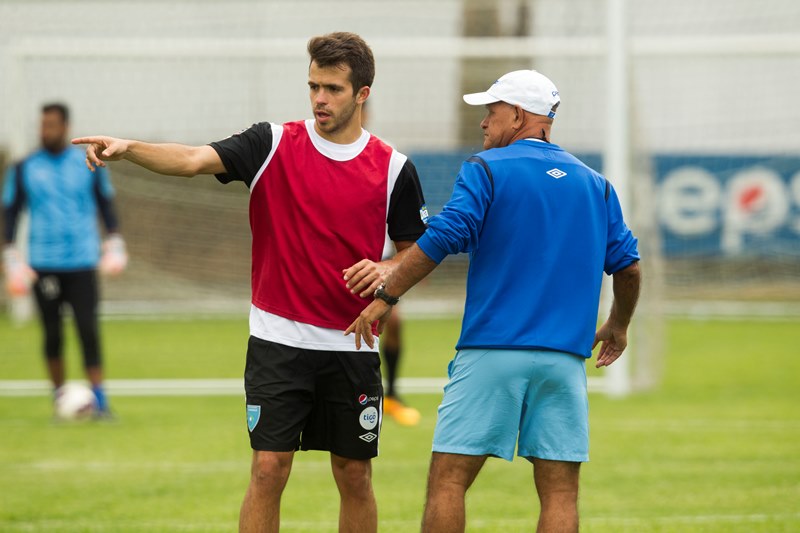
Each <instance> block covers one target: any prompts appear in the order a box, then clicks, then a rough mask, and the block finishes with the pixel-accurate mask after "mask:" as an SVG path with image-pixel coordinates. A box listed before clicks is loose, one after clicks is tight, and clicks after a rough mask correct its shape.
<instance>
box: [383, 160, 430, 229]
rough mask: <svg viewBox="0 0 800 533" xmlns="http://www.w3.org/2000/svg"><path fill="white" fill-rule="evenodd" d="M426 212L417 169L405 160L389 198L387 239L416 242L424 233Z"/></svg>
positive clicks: (426, 219)
mask: <svg viewBox="0 0 800 533" xmlns="http://www.w3.org/2000/svg"><path fill="white" fill-rule="evenodd" d="M427 221H428V210H427V208H426V207H425V197H424V196H423V195H422V186H421V185H420V184H419V177H418V176H417V169H416V168H415V167H414V164H413V163H412V162H411V160H410V159H409V160H406V163H405V164H404V165H403V168H402V170H400V175H399V176H397V181H395V184H394V189H392V194H391V196H390V197H389V213H388V216H387V218H386V223H387V224H388V225H389V238H390V239H392V240H393V241H395V242H398V241H416V240H417V239H419V238H420V237H421V236H422V234H423V233H425V228H426V223H427Z"/></svg>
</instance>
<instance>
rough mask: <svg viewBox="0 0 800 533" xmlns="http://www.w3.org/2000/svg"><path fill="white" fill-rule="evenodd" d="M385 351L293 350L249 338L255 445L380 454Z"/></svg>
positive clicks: (248, 387) (354, 455) (250, 423)
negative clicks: (382, 367)
mask: <svg viewBox="0 0 800 533" xmlns="http://www.w3.org/2000/svg"><path fill="white" fill-rule="evenodd" d="M380 364H381V363H380V356H379V355H378V354H377V353H374V352H332V351H323V350H308V349H305V348H294V347H291V346H285V345H283V344H278V343H275V342H270V341H265V340H262V339H259V338H256V337H253V336H251V337H250V341H249V342H248V346H247V365H246V367H245V373H244V387H245V392H246V394H247V427H248V429H249V431H250V446H251V447H252V448H253V449H254V450H262V451H275V452H286V451H294V450H298V449H302V450H325V451H330V452H331V453H335V454H336V455H339V456H342V457H347V458H349V459H370V458H372V457H376V456H377V455H378V440H379V436H380V430H381V421H382V418H383V384H382V383H381V371H380Z"/></svg>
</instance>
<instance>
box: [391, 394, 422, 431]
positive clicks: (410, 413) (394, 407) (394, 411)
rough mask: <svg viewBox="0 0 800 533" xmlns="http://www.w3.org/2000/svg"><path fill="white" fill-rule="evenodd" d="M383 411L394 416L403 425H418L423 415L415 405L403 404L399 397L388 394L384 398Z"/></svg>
mask: <svg viewBox="0 0 800 533" xmlns="http://www.w3.org/2000/svg"><path fill="white" fill-rule="evenodd" d="M383 412H384V413H386V414H387V415H389V416H391V417H392V418H394V420H395V422H397V423H398V424H400V425H401V426H416V425H417V424H419V420H420V418H422V415H420V414H419V411H417V410H416V409H414V408H413V407H408V406H406V405H403V402H401V401H400V400H398V399H397V398H392V397H391V396H387V397H385V398H384V399H383Z"/></svg>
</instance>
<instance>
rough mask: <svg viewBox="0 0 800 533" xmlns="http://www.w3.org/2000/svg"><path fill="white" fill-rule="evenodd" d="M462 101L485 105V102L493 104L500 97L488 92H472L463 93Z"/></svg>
mask: <svg viewBox="0 0 800 533" xmlns="http://www.w3.org/2000/svg"><path fill="white" fill-rule="evenodd" d="M463 98H464V101H465V102H466V103H468V104H469V105H486V104H493V103H495V102H499V101H500V99H499V98H496V97H494V96H492V95H491V94H489V93H486V92H484V93H472V94H465V95H464V97H463Z"/></svg>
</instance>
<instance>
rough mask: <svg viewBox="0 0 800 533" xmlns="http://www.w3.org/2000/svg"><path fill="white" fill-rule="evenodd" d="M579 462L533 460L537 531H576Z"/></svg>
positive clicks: (561, 532) (569, 532)
mask: <svg viewBox="0 0 800 533" xmlns="http://www.w3.org/2000/svg"><path fill="white" fill-rule="evenodd" d="M580 468H581V464H580V463H570V462H565V461H546V460H544V459H536V458H534V459H533V479H534V482H535V483H536V492H537V493H538V494H539V502H540V503H541V506H542V509H541V512H540V514H539V526H538V528H537V529H536V531H538V532H539V533H577V531H578V479H579V474H580Z"/></svg>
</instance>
